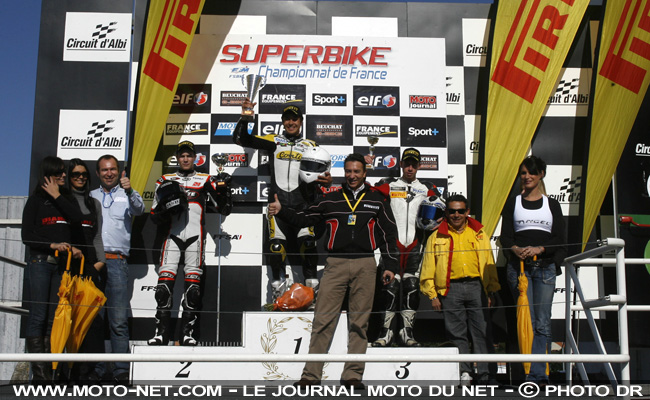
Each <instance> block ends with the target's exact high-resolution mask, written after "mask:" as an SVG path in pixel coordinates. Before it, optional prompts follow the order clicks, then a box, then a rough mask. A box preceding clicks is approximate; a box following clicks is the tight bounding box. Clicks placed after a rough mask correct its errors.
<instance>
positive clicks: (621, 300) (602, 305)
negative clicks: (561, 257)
mask: <svg viewBox="0 0 650 400" xmlns="http://www.w3.org/2000/svg"><path fill="white" fill-rule="evenodd" d="M624 246H625V242H624V241H623V240H622V239H607V240H604V241H602V242H601V246H600V247H598V248H596V249H593V250H589V251H586V252H584V253H581V254H578V255H575V256H572V257H568V258H567V259H566V260H565V261H566V265H567V267H566V271H567V273H566V291H565V293H566V314H565V315H566V316H567V318H566V340H567V343H568V346H565V354H419V355H412V354H394V355H389V354H205V353H204V354H187V353H183V354H179V353H164V347H162V348H160V350H161V352H160V353H156V354H132V353H129V354H106V353H84V354H69V353H63V354H49V353H31V354H25V353H0V362H15V361H26V362H33V361H45V362H50V361H59V362H82V361H104V362H116V361H122V362H188V361H189V362H307V361H321V362H349V361H359V362H416V363H417V362H552V363H565V373H566V382H567V383H568V384H571V383H572V368H573V364H576V365H577V368H578V371H579V373H580V375H581V378H582V380H583V382H585V383H588V382H589V379H588V376H587V373H586V370H585V368H584V363H603V364H604V365H605V368H606V373H607V376H608V378H609V379H610V381H611V383H612V384H613V385H617V384H618V382H617V379H616V376H615V374H614V371H613V368H612V367H611V364H612V363H619V364H621V381H622V382H625V383H629V381H630V371H629V362H630V354H629V345H628V330H627V311H628V310H635V311H648V310H650V306H628V305H627V299H626V286H625V264H626V263H628V264H645V263H650V260H647V259H628V260H626V259H625V253H624ZM609 251H615V252H616V258H615V259H603V258H598V259H595V258H594V257H598V256H600V255H602V254H604V253H606V252H609ZM574 265H609V266H612V265H615V266H616V279H617V293H615V294H612V295H609V296H604V297H601V298H599V299H593V300H588V299H585V297H584V294H583V292H582V288H581V287H580V282H579V280H578V276H577V274H576V270H575V268H574ZM573 286H574V287H575V292H576V293H577V295H578V297H579V300H580V304H574V301H573V300H572V299H571V293H572V290H571V288H572V287H573ZM576 310H581V311H582V310H584V312H585V314H586V316H587V321H588V323H589V326H590V328H591V331H592V333H593V335H594V340H595V342H596V345H597V348H598V351H599V354H581V353H580V352H579V350H578V346H577V343H576V340H575V337H574V336H573V332H572V320H571V317H570V315H571V314H572V313H571V311H576ZM592 310H598V311H603V310H608V311H609V310H615V311H618V325H619V346H620V347H619V348H620V354H607V352H606V350H605V347H604V344H603V342H602V339H601V337H600V334H599V332H598V328H597V326H596V323H595V320H594V317H593V314H592Z"/></svg>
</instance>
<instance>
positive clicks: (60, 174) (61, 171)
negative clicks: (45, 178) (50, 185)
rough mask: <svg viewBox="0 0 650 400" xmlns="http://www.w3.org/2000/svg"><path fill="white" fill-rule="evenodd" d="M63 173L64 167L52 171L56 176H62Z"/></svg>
mask: <svg viewBox="0 0 650 400" xmlns="http://www.w3.org/2000/svg"><path fill="white" fill-rule="evenodd" d="M63 174H65V169H57V170H56V171H54V176H56V177H57V178H60V177H62V176H63Z"/></svg>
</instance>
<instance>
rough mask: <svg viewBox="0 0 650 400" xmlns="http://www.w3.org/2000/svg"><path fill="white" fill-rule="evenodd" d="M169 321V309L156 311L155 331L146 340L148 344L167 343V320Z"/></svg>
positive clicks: (164, 344) (165, 344)
mask: <svg viewBox="0 0 650 400" xmlns="http://www.w3.org/2000/svg"><path fill="white" fill-rule="evenodd" d="M170 321H171V311H169V310H158V311H156V333H155V334H154V335H153V337H152V338H151V339H149V340H148V341H147V344H148V345H149V346H167V343H169V322H170Z"/></svg>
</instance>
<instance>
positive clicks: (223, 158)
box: [212, 153, 228, 174]
mask: <svg viewBox="0 0 650 400" xmlns="http://www.w3.org/2000/svg"><path fill="white" fill-rule="evenodd" d="M212 162H213V163H215V164H216V165H217V173H218V174H220V173H222V172H223V166H224V165H226V163H227V162H228V154H227V153H218V154H213V155H212Z"/></svg>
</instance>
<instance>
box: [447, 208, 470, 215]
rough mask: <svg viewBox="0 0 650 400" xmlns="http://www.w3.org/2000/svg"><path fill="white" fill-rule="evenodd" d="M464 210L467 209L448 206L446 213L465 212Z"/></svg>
mask: <svg viewBox="0 0 650 400" xmlns="http://www.w3.org/2000/svg"><path fill="white" fill-rule="evenodd" d="M466 212H467V209H466V208H456V209H453V208H448V209H447V214H449V215H454V214H456V213H458V214H465V213H466Z"/></svg>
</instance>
